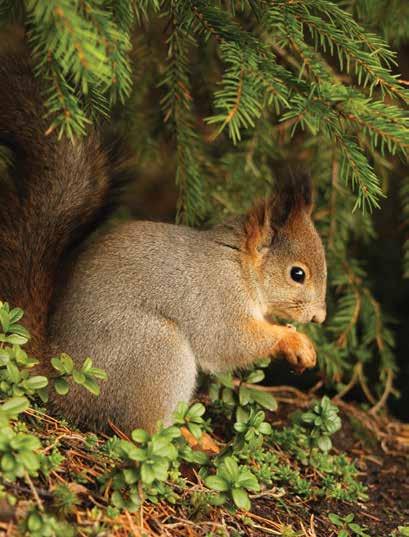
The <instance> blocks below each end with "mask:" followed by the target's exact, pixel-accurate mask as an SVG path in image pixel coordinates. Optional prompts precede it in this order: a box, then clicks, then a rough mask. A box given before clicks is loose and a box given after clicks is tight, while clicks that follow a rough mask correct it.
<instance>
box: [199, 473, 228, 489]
mask: <svg viewBox="0 0 409 537" xmlns="http://www.w3.org/2000/svg"><path fill="white" fill-rule="evenodd" d="M204 482H205V485H206V487H208V488H209V489H214V490H218V491H220V492H226V491H228V490H229V484H228V483H227V481H225V480H224V479H223V478H221V477H218V476H217V475H209V477H206V479H205V481H204Z"/></svg>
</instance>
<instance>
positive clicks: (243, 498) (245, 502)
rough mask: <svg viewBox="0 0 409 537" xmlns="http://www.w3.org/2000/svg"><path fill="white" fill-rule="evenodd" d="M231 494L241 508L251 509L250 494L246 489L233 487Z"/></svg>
mask: <svg viewBox="0 0 409 537" xmlns="http://www.w3.org/2000/svg"><path fill="white" fill-rule="evenodd" d="M231 495H232V498H233V501H234V503H235V504H236V505H237V507H238V508H239V509H243V510H244V511H250V508H251V503H250V500H249V496H248V494H247V492H246V491H245V490H244V489H242V488H233V489H232V491H231Z"/></svg>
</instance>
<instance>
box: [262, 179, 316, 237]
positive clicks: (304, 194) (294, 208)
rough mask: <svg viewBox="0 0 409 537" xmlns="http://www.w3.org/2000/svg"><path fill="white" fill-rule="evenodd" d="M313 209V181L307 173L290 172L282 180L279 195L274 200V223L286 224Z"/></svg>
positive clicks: (272, 209)
mask: <svg viewBox="0 0 409 537" xmlns="http://www.w3.org/2000/svg"><path fill="white" fill-rule="evenodd" d="M311 211H312V183H311V177H310V176H309V175H308V174H306V173H297V174H290V175H289V176H288V177H287V178H286V179H285V180H283V181H281V182H280V187H279V190H278V193H277V196H276V197H275V198H274V199H273V200H272V205H271V218H272V224H273V225H276V226H278V227H283V226H285V225H286V224H287V223H288V221H289V220H291V219H293V218H295V217H297V215H298V214H300V213H302V212H304V213H307V214H311Z"/></svg>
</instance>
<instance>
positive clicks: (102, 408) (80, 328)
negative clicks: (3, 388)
mask: <svg viewBox="0 0 409 537" xmlns="http://www.w3.org/2000/svg"><path fill="white" fill-rule="evenodd" d="M90 317H91V316H90ZM74 322H75V323H77V325H75V326H70V325H69V323H65V325H63V327H64V331H65V332H66V333H65V334H64V335H62V334H59V335H60V337H59V338H58V339H57V341H56V342H55V343H57V344H58V348H61V349H64V350H66V351H67V352H68V353H70V354H72V356H84V355H85V356H91V357H92V359H93V362H94V365H95V366H97V367H101V368H103V369H104V370H105V371H106V373H107V374H108V379H107V380H106V381H105V382H102V383H101V393H100V395H99V396H98V397H95V396H93V395H91V394H90V393H89V392H87V391H86V390H85V389H84V388H82V387H79V386H77V385H73V386H72V389H71V390H70V392H69V394H68V395H67V396H64V397H54V398H53V399H54V400H53V401H52V403H53V407H54V408H55V409H56V410H57V411H58V413H59V414H63V415H64V416H65V417H67V418H69V419H70V418H71V419H72V420H74V421H76V422H77V423H79V425H82V426H85V427H91V428H93V429H97V430H98V429H106V430H109V429H110V428H109V426H108V423H109V421H111V422H112V423H113V424H114V425H116V426H117V427H119V429H121V430H122V431H124V432H125V433H127V434H129V433H130V432H131V431H132V430H133V429H136V428H143V429H146V430H147V431H148V432H150V433H152V432H154V431H155V428H156V424H157V422H158V421H159V420H161V421H162V422H163V423H164V424H165V425H169V424H170V423H171V422H172V414H173V412H174V411H175V410H176V407H177V404H178V402H179V401H189V400H190V399H191V397H192V395H193V392H194V389H195V385H196V375H197V368H196V361H195V357H194V354H193V351H192V349H191V347H190V344H189V342H188V340H187V339H186V338H185V336H184V335H183V334H182V332H181V331H180V329H179V327H178V326H177V324H176V323H175V322H173V321H171V320H169V319H166V318H164V317H162V316H159V315H158V314H157V313H151V312H144V311H140V310H139V311H136V312H133V314H131V315H129V312H128V314H127V315H126V316H124V317H123V318H122V319H121V322H117V323H112V325H109V326H110V329H107V326H103V325H101V324H100V323H91V322H88V323H82V324H81V323H80V322H79V321H78V320H77V317H76V316H74ZM118 326H120V327H121V330H120V331H118ZM72 333H75V334H76V337H75V338H74V337H73V336H72ZM125 334H126V337H125Z"/></svg>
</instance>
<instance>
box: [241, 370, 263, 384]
mask: <svg viewBox="0 0 409 537" xmlns="http://www.w3.org/2000/svg"><path fill="white" fill-rule="evenodd" d="M264 377H265V374H264V371H262V370H261V369H256V370H255V371H252V372H251V373H250V375H248V377H247V378H246V382H248V383H249V384H256V383H257V382H261V381H262V380H263V379H264Z"/></svg>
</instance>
